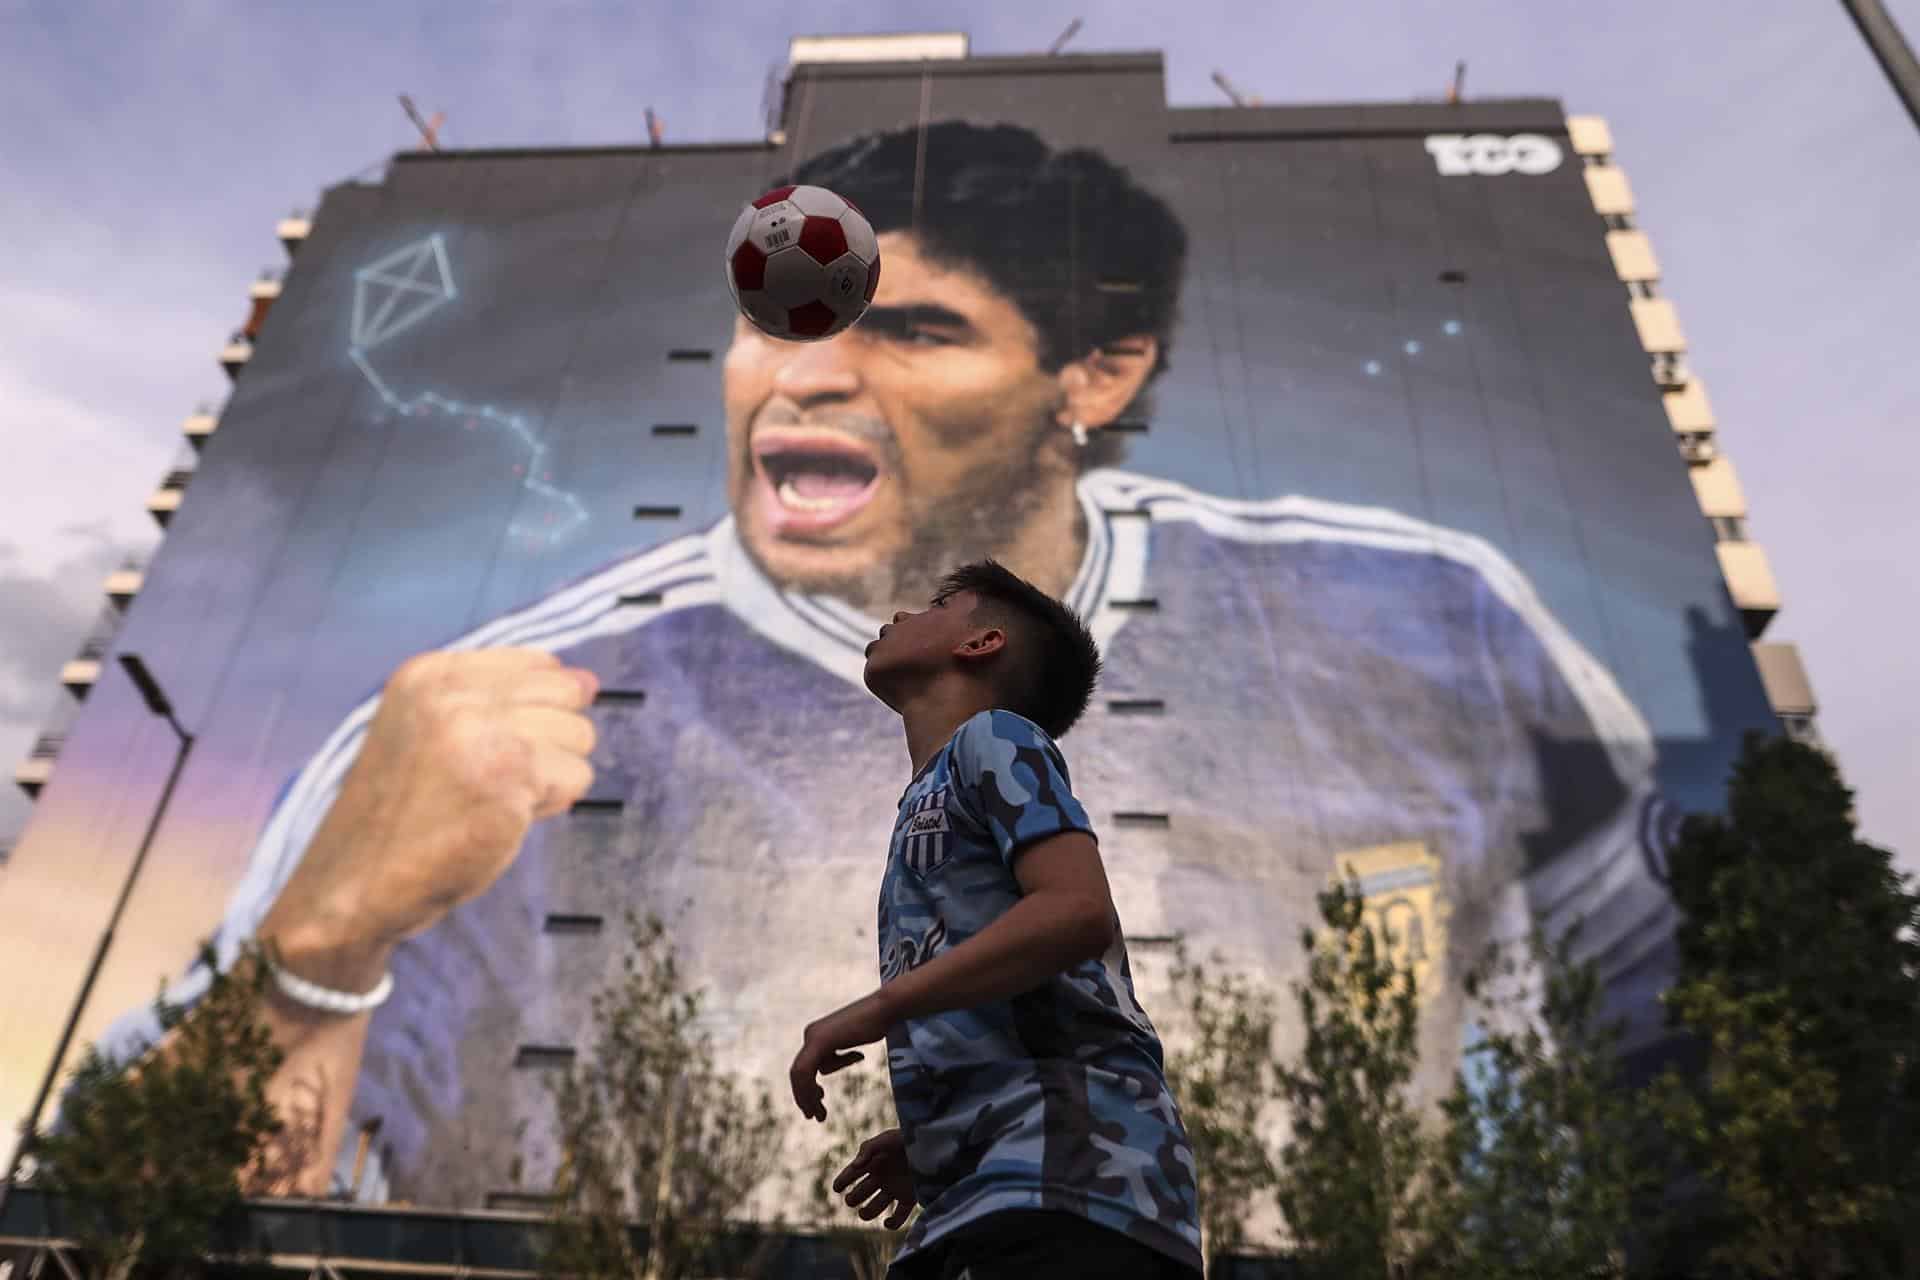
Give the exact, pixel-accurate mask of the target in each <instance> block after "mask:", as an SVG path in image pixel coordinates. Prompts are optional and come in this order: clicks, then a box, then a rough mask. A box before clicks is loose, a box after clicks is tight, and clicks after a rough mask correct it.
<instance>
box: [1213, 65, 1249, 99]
mask: <svg viewBox="0 0 1920 1280" xmlns="http://www.w3.org/2000/svg"><path fill="white" fill-rule="evenodd" d="M1213 82H1214V83H1215V84H1217V85H1219V86H1220V92H1222V93H1224V94H1226V95H1227V97H1229V98H1231V99H1233V105H1234V106H1236V107H1257V106H1259V105H1260V99H1259V98H1257V97H1254V96H1252V95H1249V94H1244V93H1241V92H1240V91H1239V90H1238V89H1236V88H1234V87H1233V81H1231V80H1229V79H1227V73H1226V72H1224V71H1216V72H1214V73H1213Z"/></svg>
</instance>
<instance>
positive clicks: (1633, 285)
mask: <svg viewBox="0 0 1920 1280" xmlns="http://www.w3.org/2000/svg"><path fill="white" fill-rule="evenodd" d="M1627 293H1628V294H1629V295H1630V296H1632V297H1635V298H1657V297H1659V296H1660V294H1659V293H1658V292H1657V291H1656V290H1655V289H1654V287H1653V281H1651V280H1629V281H1627Z"/></svg>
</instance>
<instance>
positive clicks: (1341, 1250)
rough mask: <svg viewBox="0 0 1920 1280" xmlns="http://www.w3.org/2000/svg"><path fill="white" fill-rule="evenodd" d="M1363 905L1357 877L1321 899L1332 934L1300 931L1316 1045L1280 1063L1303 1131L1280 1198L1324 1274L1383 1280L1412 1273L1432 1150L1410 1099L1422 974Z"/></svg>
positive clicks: (1289, 1147)
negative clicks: (1419, 1195)
mask: <svg viewBox="0 0 1920 1280" xmlns="http://www.w3.org/2000/svg"><path fill="white" fill-rule="evenodd" d="M1363 908H1364V901H1363V899H1362V897H1361V894H1360V886H1359V882H1358V880H1357V879H1356V878H1355V877H1353V876H1352V874H1351V872H1349V875H1348V878H1347V881H1346V882H1345V883H1344V884H1340V885H1336V886H1335V887H1334V888H1332V889H1330V890H1328V891H1327V892H1325V893H1322V894H1321V895H1320V915H1321V919H1322V920H1323V921H1324V922H1325V924H1326V926H1327V934H1326V936H1324V937H1323V938H1316V937H1315V935H1314V933H1313V931H1312V930H1309V929H1303V930H1302V931H1301V934H1300V943H1301V946H1302V947H1303V948H1304V949H1305V950H1306V952H1307V955H1308V966H1307V976H1306V978H1305V980H1304V981H1298V982H1295V983H1294V984H1293V985H1294V995H1295V998H1296V1000H1297V1001H1298V1003H1299V1007H1300V1017H1301V1021H1302V1022H1303V1023H1304V1024H1305V1028H1306V1043H1305V1045H1304V1047H1303V1048H1302V1050H1301V1053H1300V1056H1299V1058H1298V1059H1297V1060H1296V1061H1295V1062H1293V1063H1281V1064H1279V1065H1278V1066H1277V1072H1278V1079H1279V1096H1280V1098H1281V1100H1282V1101H1283V1102H1284V1103H1285V1104H1286V1107H1287V1112H1288V1118H1289V1120H1290V1122H1291V1127H1292V1137H1291V1139H1290V1140H1289V1141H1288V1142H1287V1144H1286V1145H1285V1146H1284V1147H1283V1148H1282V1149H1281V1153H1280V1171H1279V1181H1278V1187H1277V1196H1278V1199H1279V1202H1280V1211H1281V1213H1282V1214H1283V1215H1284V1216H1285V1218H1286V1221H1287V1225H1288V1227H1289V1228H1290V1229H1291V1231H1292V1233H1293V1236H1294V1241H1295V1244H1296V1247H1297V1249H1298V1251H1299V1252H1300V1253H1301V1254H1303V1255H1305V1256H1306V1257H1307V1258H1309V1259H1311V1260H1312V1261H1313V1262H1314V1263H1315V1264H1316V1265H1317V1267H1320V1268H1324V1273H1325V1274H1327V1275H1330V1276H1340V1277H1343V1278H1346V1280H1374V1278H1376V1277H1378V1278H1381V1280H1384V1278H1385V1277H1389V1276H1397V1275H1401V1274H1404V1273H1405V1270H1406V1267H1407V1264H1408V1262H1409V1260H1410V1258H1411V1256H1412V1254H1413V1252H1414V1249H1415V1246H1416V1244H1417V1242H1418V1233H1419V1224H1418V1221H1417V1217H1416V1214H1417V1210H1418V1203H1417V1200H1416V1197H1415V1184H1416V1179H1417V1178H1418V1177H1419V1175H1420V1172H1421V1167H1422V1164H1423V1163H1424V1161H1425V1158H1426V1151H1427V1147H1428V1143H1427V1139H1426V1136H1425V1135H1424V1134H1423V1132H1422V1130H1421V1126H1420V1119H1419V1115H1418V1113H1417V1112H1416V1111H1415V1109H1414V1106H1413V1104H1412V1102H1411V1101H1410V1099H1409V1098H1408V1087H1409V1084H1410V1082H1411V1081H1412V1079H1413V1071H1414V1067H1415V1065H1416V1063H1417V1062H1418V1058H1419V1047H1418V1043H1417V1038H1416V1032H1417V1030H1418V1009H1417V1006H1416V1005H1415V1001H1414V978H1413V973H1412V971H1411V969H1407V968H1402V967H1400V966H1399V964H1398V963H1397V962H1396V961H1395V959H1394V957H1393V955H1392V952H1391V950H1390V948H1389V946H1388V945H1386V942H1385V941H1383V940H1380V939H1376V938H1375V937H1374V934H1373V931H1372V930H1371V929H1370V928H1369V927H1368V926H1367V924H1366V923H1365V920H1364V916H1363ZM1387 941H1390V940H1387Z"/></svg>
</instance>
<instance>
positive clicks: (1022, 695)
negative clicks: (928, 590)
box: [934, 560, 1100, 738]
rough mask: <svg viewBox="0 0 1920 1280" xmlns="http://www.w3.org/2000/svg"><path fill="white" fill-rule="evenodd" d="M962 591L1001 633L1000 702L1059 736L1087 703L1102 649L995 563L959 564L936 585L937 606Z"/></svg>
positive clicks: (1059, 607) (1056, 605)
mask: <svg viewBox="0 0 1920 1280" xmlns="http://www.w3.org/2000/svg"><path fill="white" fill-rule="evenodd" d="M962 591H971V592H973V593H974V595H975V596H976V597H978V600H979V603H978V604H977V605H976V606H975V607H974V611H973V612H974V616H975V617H976V618H983V619H990V620H991V621H993V622H994V623H995V624H997V625H998V626H1000V627H1002V628H1003V629H1004V630H1005V631H1006V632H1007V638H1008V645H1007V648H1006V650H1005V651H1004V656H1003V657H1002V659H1001V661H1000V663H999V665H998V667H997V670H996V681H997V686H998V691H999V695H1000V699H1001V700H1000V703H999V705H1000V706H1001V707H1002V708H1003V709H1004V710H1007V711H1011V712H1013V713H1015V714H1016V715H1022V716H1025V717H1026V718H1027V719H1029V720H1031V721H1033V722H1034V723H1035V724H1037V725H1039V726H1040V727H1041V728H1042V729H1044V730H1045V731H1046V733H1047V736H1048V737H1050V738H1059V737H1061V736H1063V735H1065V733H1066V732H1067V730H1069V729H1071V728H1073V726H1074V724H1075V722H1077V721H1078V720H1079V719H1080V716H1081V714H1082V713H1083V712H1085V711H1086V709H1087V703H1089V702H1090V701H1092V700H1093V687H1094V685H1095V684H1097V683H1098V682H1099V680H1100V646H1099V645H1097V644H1095V643H1094V639H1093V633H1092V632H1090V631H1088V630H1087V624H1086V623H1085V622H1083V621H1081V619H1080V615H1079V614H1077V613H1075V612H1074V611H1073V610H1071V609H1069V608H1067V606H1066V605H1064V604H1061V603H1060V602H1059V601H1058V600H1055V599H1054V598H1053V597H1052V596H1050V595H1048V594H1047V593H1046V592H1044V591H1042V590H1040V588H1038V587H1036V586H1034V585H1033V584H1032V583H1031V582H1028V581H1027V580H1026V579H1025V578H1022V577H1021V576H1020V575H1019V574H1017V573H1015V572H1013V570H1011V569H1009V568H1007V567H1006V566H1005V565H1003V564H1000V563H999V562H997V561H994V560H976V561H974V562H973V563H972V564H964V565H961V566H960V567H959V568H958V569H955V570H954V571H953V572H952V573H949V574H948V575H947V576H946V577H945V578H944V579H942V580H941V582H940V590H939V592H938V594H936V595H935V596H934V599H935V600H936V601H940V600H945V599H947V598H948V597H949V596H954V595H957V594H959V593H960V592H962Z"/></svg>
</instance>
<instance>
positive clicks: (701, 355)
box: [667, 347, 713, 364]
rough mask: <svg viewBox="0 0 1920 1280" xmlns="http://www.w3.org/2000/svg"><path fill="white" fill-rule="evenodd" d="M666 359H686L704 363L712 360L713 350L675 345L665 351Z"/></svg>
mask: <svg viewBox="0 0 1920 1280" xmlns="http://www.w3.org/2000/svg"><path fill="white" fill-rule="evenodd" d="M667 359H669V360H673V361H686V362H688V363H693V364H706V363H709V362H711V361H712V359H713V352H711V351H705V350H701V349H700V348H697V347H675V348H674V349H673V350H671V351H669V352H667Z"/></svg>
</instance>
